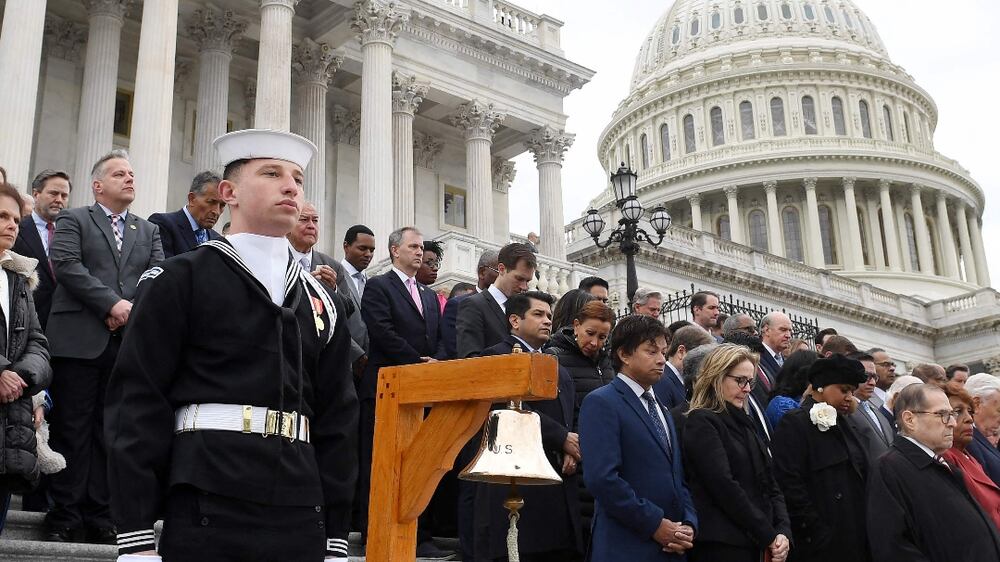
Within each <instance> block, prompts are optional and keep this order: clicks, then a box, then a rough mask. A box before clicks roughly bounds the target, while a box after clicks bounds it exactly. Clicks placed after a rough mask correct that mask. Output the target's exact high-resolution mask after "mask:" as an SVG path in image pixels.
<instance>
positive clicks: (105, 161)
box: [46, 150, 163, 544]
mask: <svg viewBox="0 0 1000 562" xmlns="http://www.w3.org/2000/svg"><path fill="white" fill-rule="evenodd" d="M91 176H92V189H93V191H94V199H95V200H96V201H97V202H96V203H95V204H94V205H93V206H92V207H80V208H76V209H69V210H66V211H63V212H62V213H60V214H59V216H58V218H57V219H56V231H55V236H53V238H52V247H51V248H50V251H49V257H50V259H51V260H52V265H53V268H54V269H55V274H56V279H58V280H59V286H58V287H56V290H55V293H54V294H53V296H52V311H51V313H50V315H49V323H48V329H47V336H48V338H49V347H50V349H51V352H52V370H53V381H52V387H51V389H50V392H51V394H52V400H53V401H54V402H55V403H56V404H57V405H58V406H57V407H56V408H53V410H52V416H51V419H50V423H51V428H52V448H53V449H55V450H57V451H59V452H60V453H62V454H63V455H65V457H66V465H67V466H66V468H65V469H64V470H62V471H60V472H58V473H56V474H55V475H54V477H53V478H52V486H51V493H52V501H53V504H54V505H53V508H52V510H51V511H50V512H49V514H48V516H47V517H46V523H47V525H48V537H49V539H50V540H54V541H62V542H65V541H69V540H72V539H73V538H75V536H76V535H77V534H78V532H79V531H86V532H87V538H88V539H89V540H91V541H93V542H102V543H112V544H113V543H114V541H115V529H114V527H113V526H112V523H111V517H110V513H109V510H108V480H107V468H106V464H107V460H106V455H105V447H104V438H103V435H104V433H103V428H102V425H103V417H104V416H103V413H104V394H105V389H106V387H107V382H108V375H109V374H110V373H111V368H112V366H113V365H114V363H115V359H116V357H117V355H118V348H119V345H120V343H121V334H122V331H123V329H124V328H125V326H126V325H127V323H128V319H129V313H130V312H131V310H132V299H133V298H134V297H135V291H136V286H137V285H138V283H139V277H140V276H141V275H142V274H143V272H145V271H147V270H148V269H150V268H151V267H153V266H155V265H156V264H158V263H160V262H161V261H163V248H162V246H161V245H160V235H159V232H158V229H157V227H156V226H155V225H153V224H151V223H149V222H147V221H146V220H144V219H141V218H139V217H137V216H136V215H135V214H134V213H130V212H129V211H128V207H129V205H130V204H131V203H132V200H133V199H134V198H135V186H134V174H133V172H132V166H131V164H129V161H128V154H127V153H126V152H125V151H123V150H115V151H112V152H110V153H109V154H107V155H106V156H104V157H102V158H101V159H100V160H98V161H97V163H96V164H94V168H93V171H92V174H91ZM153 345H155V342H154V343H153Z"/></svg>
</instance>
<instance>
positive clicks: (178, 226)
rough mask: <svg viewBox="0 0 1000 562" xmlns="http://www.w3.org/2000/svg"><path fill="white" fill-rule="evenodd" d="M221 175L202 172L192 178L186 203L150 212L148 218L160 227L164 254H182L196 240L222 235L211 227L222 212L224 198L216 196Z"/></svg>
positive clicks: (192, 246) (165, 255) (191, 246)
mask: <svg viewBox="0 0 1000 562" xmlns="http://www.w3.org/2000/svg"><path fill="white" fill-rule="evenodd" d="M220 181H222V178H220V177H219V176H217V175H216V174H215V173H214V172H202V173H200V174H198V175H197V176H195V177H194V180H192V181H191V189H190V190H189V191H188V195H187V199H188V202H187V205H185V206H184V207H182V208H181V210H179V211H174V212H172V213H153V214H152V215H149V222H151V223H153V224H155V225H157V226H159V227H160V239H161V240H162V241H163V257H164V258H170V257H173V256H176V255H177V254H183V253H184V252H187V251H188V250H191V249H192V248H194V247H195V246H197V245H198V244H201V243H203V242H208V241H209V240H218V239H219V238H221V236H219V235H218V234H217V233H216V232H215V231H214V230H212V227H213V226H215V223H216V222H218V220H219V217H220V216H222V210H223V209H224V208H225V207H226V204H225V202H223V201H222V198H221V197H220V196H219V182H220Z"/></svg>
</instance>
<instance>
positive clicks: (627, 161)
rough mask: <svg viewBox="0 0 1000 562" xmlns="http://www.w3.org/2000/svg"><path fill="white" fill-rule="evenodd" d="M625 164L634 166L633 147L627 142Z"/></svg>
mask: <svg viewBox="0 0 1000 562" xmlns="http://www.w3.org/2000/svg"><path fill="white" fill-rule="evenodd" d="M625 165H627V166H628V167H629V168H631V167H632V147H631V146H629V145H627V144H626V145H625Z"/></svg>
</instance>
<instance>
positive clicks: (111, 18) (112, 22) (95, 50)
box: [69, 0, 132, 207]
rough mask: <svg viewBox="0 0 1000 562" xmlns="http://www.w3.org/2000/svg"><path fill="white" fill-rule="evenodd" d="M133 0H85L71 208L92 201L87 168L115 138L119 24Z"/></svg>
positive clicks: (119, 41)
mask: <svg viewBox="0 0 1000 562" xmlns="http://www.w3.org/2000/svg"><path fill="white" fill-rule="evenodd" d="M131 4H132V0H88V1H87V3H86V6H87V9H88V10H89V13H90V17H89V18H88V24H89V29H88V31H87V56H86V59H85V61H84V66H83V90H82V92H81V93H80V115H79V118H78V119H77V125H76V167H75V168H74V169H73V184H74V185H75V186H76V189H74V190H73V192H72V193H70V194H69V205H70V206H71V207H83V206H87V205H91V204H93V202H94V192H93V191H91V188H90V186H91V179H90V170H91V168H93V167H94V163H95V162H97V160H98V159H100V158H101V156H104V155H105V154H107V153H108V152H109V151H110V150H111V146H112V141H113V139H114V124H115V123H114V122H115V92H116V90H117V87H118V54H119V51H120V50H121V34H122V25H123V24H124V22H125V14H126V13H128V9H129V8H130V6H131Z"/></svg>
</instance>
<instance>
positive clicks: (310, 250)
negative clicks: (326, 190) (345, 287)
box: [286, 202, 337, 294]
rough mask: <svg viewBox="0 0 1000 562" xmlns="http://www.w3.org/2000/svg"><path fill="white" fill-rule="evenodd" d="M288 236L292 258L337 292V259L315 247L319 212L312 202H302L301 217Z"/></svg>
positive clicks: (330, 289) (332, 291) (324, 284)
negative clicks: (335, 265) (335, 266)
mask: <svg viewBox="0 0 1000 562" xmlns="http://www.w3.org/2000/svg"><path fill="white" fill-rule="evenodd" d="M286 238H288V246H289V250H290V251H291V252H292V259H294V260H295V261H297V262H299V265H301V266H302V269H304V270H306V271H308V272H309V273H310V274H311V275H312V276H313V277H315V278H316V280H317V281H319V282H320V283H322V284H323V286H324V287H325V288H326V289H327V292H328V293H332V294H335V293H336V291H337V271H336V270H335V269H334V268H333V264H334V263H336V262H337V260H335V259H333V258H332V257H330V256H328V255H326V254H324V253H323V252H320V251H319V250H316V249H315V247H316V242H317V241H319V213H318V212H317V211H316V207H315V206H314V205H313V204H312V203H309V202H306V203H303V204H302V209H301V210H299V219H298V221H296V223H295V226H294V227H292V231H291V232H289V233H288V235H287V236H286Z"/></svg>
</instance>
